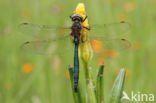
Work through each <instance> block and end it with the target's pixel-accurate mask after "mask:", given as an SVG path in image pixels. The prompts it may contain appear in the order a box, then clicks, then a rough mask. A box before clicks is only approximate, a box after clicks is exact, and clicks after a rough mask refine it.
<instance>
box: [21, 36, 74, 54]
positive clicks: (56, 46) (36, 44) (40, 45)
mask: <svg viewBox="0 0 156 103" xmlns="http://www.w3.org/2000/svg"><path fill="white" fill-rule="evenodd" d="M21 49H22V50H23V51H25V52H30V53H36V54H46V55H52V54H64V53H65V52H67V51H69V50H70V51H72V50H71V49H73V43H72V41H71V39H70V36H63V37H59V38H55V39H49V40H37V41H27V42H25V43H24V44H22V45H21Z"/></svg>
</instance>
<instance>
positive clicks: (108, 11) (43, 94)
mask: <svg viewBox="0 0 156 103" xmlns="http://www.w3.org/2000/svg"><path fill="white" fill-rule="evenodd" d="M78 2H81V1H78V0H77V1H75V0H68V1H65V0H59V1H58V0H44V1H41V0H22V1H17V0H14V1H11V0H0V13H1V15H0V103H62V102H63V103H73V101H74V100H73V97H72V90H71V85H70V80H69V75H68V73H65V71H68V69H67V67H68V65H69V64H73V56H71V53H72V52H73V49H71V50H70V51H69V52H68V53H67V54H66V55H63V56H60V55H57V54H56V55H52V56H44V55H34V54H29V53H25V52H23V51H21V50H20V49H19V47H20V45H21V44H22V43H24V42H25V41H30V40H33V38H32V37H31V36H29V35H24V34H22V33H21V32H19V30H18V28H17V27H18V25H19V24H20V23H22V22H25V21H27V22H31V23H36V24H47V25H48V24H49V25H67V24H68V23H69V22H70V19H69V15H71V13H72V12H73V11H74V9H75V7H76V5H77V3H78ZM84 3H85V5H86V11H87V14H88V17H89V22H90V24H100V23H110V22H115V21H119V20H126V21H128V22H129V23H130V24H131V29H130V30H129V31H128V33H127V35H125V37H126V38H127V39H128V40H130V41H131V43H132V47H131V48H130V49H129V50H126V51H120V52H119V56H118V57H117V58H116V59H108V60H106V62H105V72H104V91H105V92H104V93H105V94H104V96H105V102H106V103H107V102H108V101H109V94H110V91H111V88H112V87H113V83H114V80H115V78H116V76H117V73H118V71H119V69H120V68H122V67H124V68H126V70H127V73H128V74H126V78H125V86H124V90H125V91H126V93H128V95H130V93H131V91H136V92H137V91H140V92H141V93H152V94H156V88H155V85H156V80H155V79H154V78H156V76H155V72H156V69H155V67H156V65H155V61H156V60H155V58H156V54H155V52H156V49H155V46H156V45H155V38H156V36H155V33H156V30H155V27H156V2H155V0H148V1H147V0H137V1H136V0H126V1H124V0H122V1H121V0H101V1H98V0H90V1H87V0H86V1H85V0H84ZM57 7H58V8H59V9H58V10H56V9H57ZM128 8H129V9H128ZM56 11H57V12H56ZM99 35H100V34H99ZM101 35H102V34H101ZM59 49H62V48H59ZM27 63H31V64H32V65H33V66H34V67H33V69H32V72H29V73H25V72H23V70H22V66H23V65H25V64H27ZM82 64H83V63H82V61H80V71H81V74H80V80H82V81H83V78H84V75H83V72H85V71H84V69H83V65H82ZM54 65H55V66H56V67H55V66H54ZM90 66H92V68H94V69H92V72H93V78H94V79H96V75H95V74H96V73H97V71H98V65H97V60H96V58H93V60H92V61H91V63H90ZM95 68H97V69H95ZM82 87H83V84H82Z"/></svg>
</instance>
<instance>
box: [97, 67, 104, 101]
mask: <svg viewBox="0 0 156 103" xmlns="http://www.w3.org/2000/svg"><path fill="white" fill-rule="evenodd" d="M103 71H104V64H102V65H100V68H99V72H98V75H97V82H96V98H97V103H104V81H103Z"/></svg>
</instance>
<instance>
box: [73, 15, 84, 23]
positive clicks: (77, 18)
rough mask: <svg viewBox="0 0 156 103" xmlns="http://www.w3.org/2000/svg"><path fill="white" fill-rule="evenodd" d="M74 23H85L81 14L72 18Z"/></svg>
mask: <svg viewBox="0 0 156 103" xmlns="http://www.w3.org/2000/svg"><path fill="white" fill-rule="evenodd" d="M70 18H71V19H72V21H73V22H83V17H82V16H81V15H79V14H76V15H73V16H70Z"/></svg>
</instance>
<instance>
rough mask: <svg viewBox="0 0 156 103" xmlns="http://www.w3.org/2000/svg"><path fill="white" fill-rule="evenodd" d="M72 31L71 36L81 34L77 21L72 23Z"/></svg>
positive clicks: (74, 36)
mask: <svg viewBox="0 0 156 103" xmlns="http://www.w3.org/2000/svg"><path fill="white" fill-rule="evenodd" d="M71 29H72V32H71V36H72V37H73V38H78V39H79V38H80V35H81V24H80V23H79V22H78V23H73V25H72V27H71Z"/></svg>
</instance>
